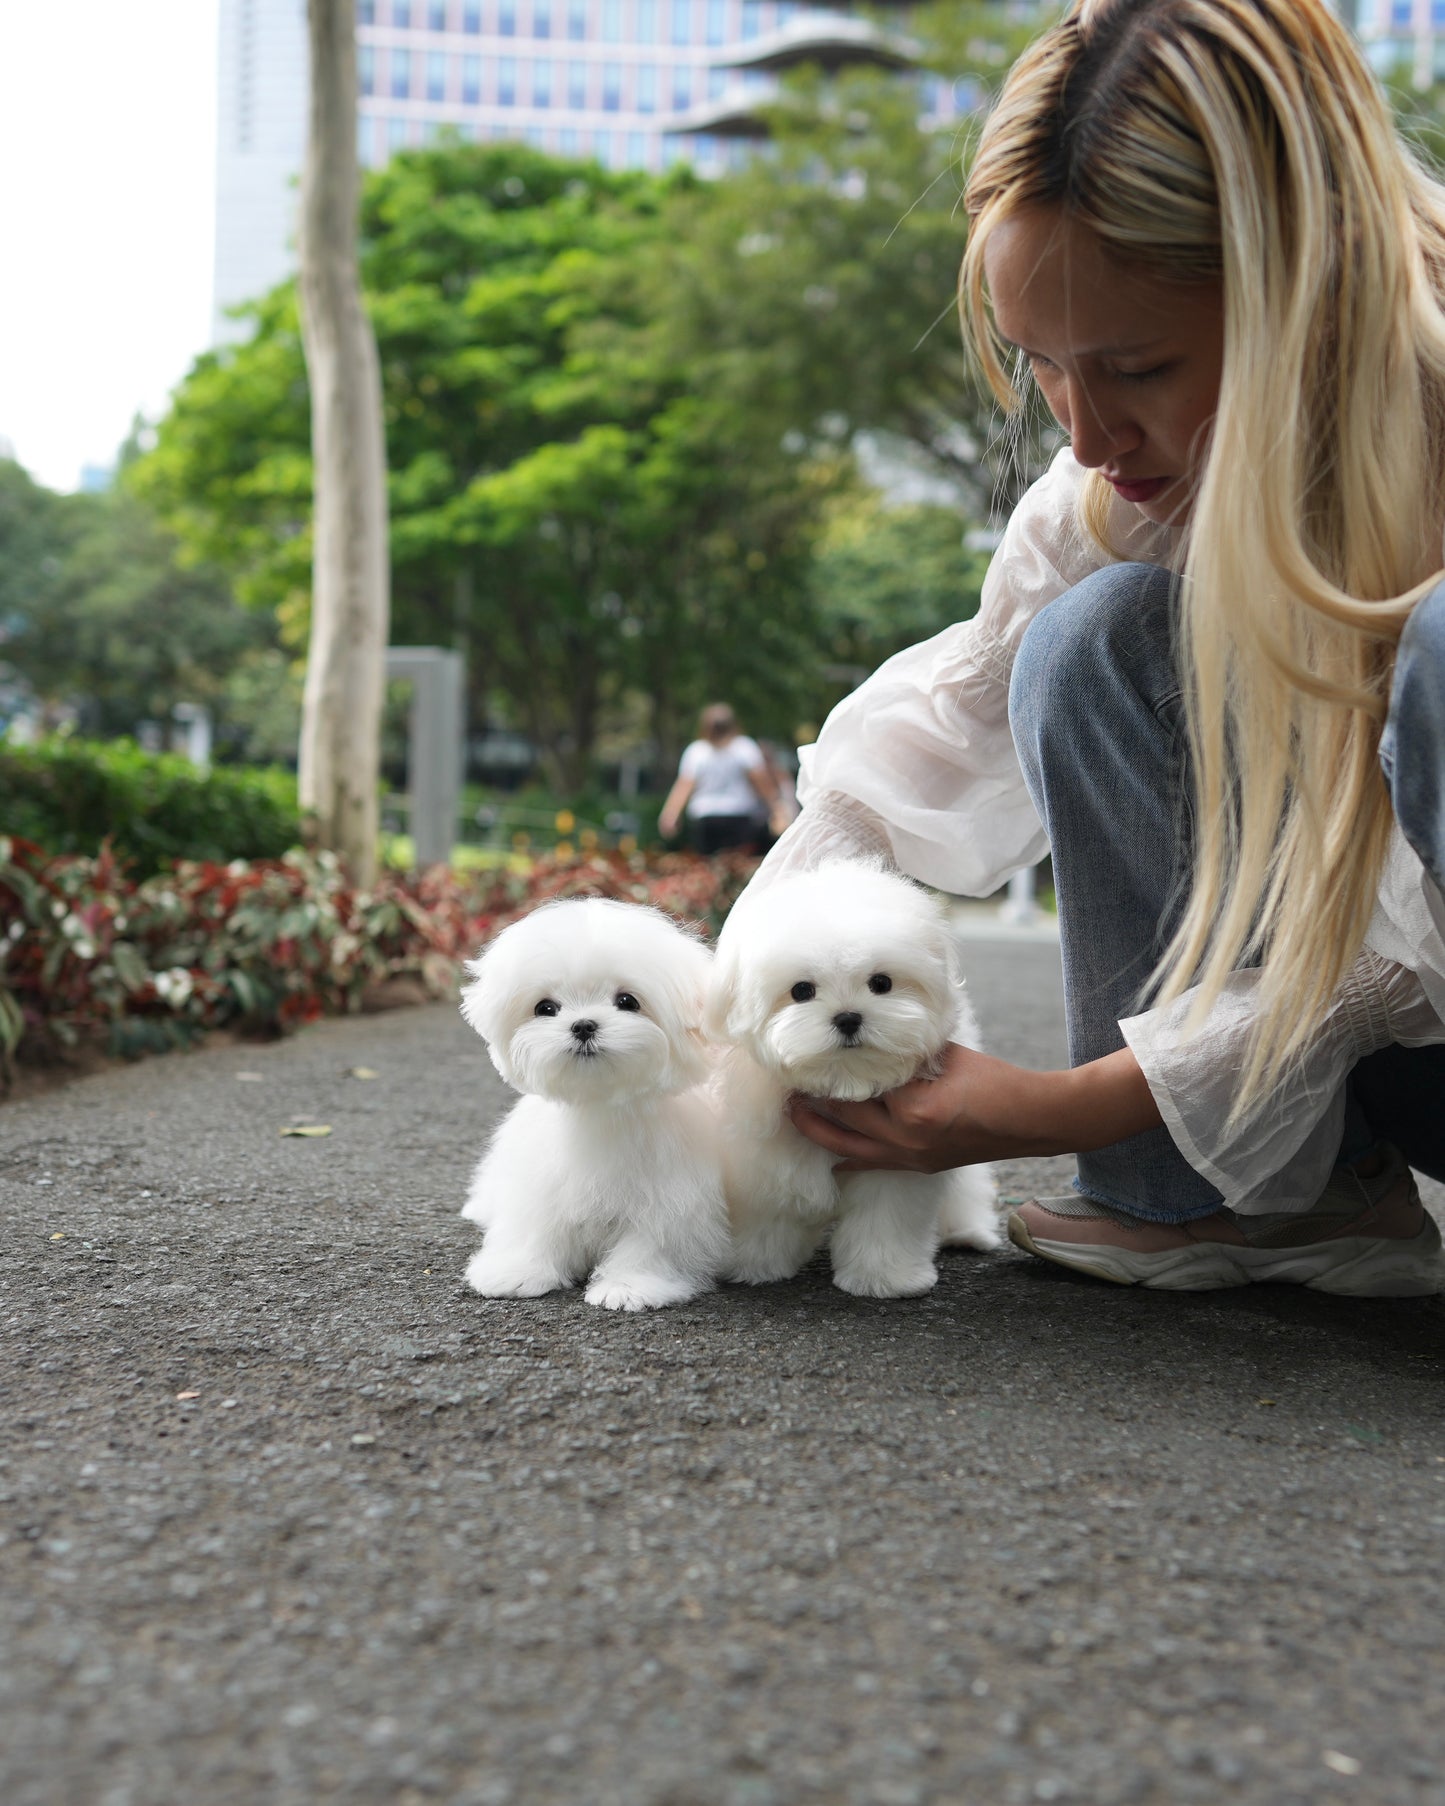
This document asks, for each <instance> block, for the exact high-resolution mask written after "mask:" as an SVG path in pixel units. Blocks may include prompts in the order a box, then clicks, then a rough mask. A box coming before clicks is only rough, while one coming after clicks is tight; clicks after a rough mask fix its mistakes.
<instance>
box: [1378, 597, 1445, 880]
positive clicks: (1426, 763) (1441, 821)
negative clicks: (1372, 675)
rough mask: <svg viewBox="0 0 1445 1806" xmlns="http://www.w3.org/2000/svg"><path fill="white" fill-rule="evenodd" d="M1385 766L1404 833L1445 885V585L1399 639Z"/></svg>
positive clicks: (1382, 758) (1383, 741) (1418, 611)
mask: <svg viewBox="0 0 1445 1806" xmlns="http://www.w3.org/2000/svg"><path fill="white" fill-rule="evenodd" d="M1380 764H1381V766H1382V768H1383V770H1384V773H1385V778H1386V781H1387V782H1388V784H1389V786H1390V800H1391V802H1392V804H1393V805H1394V810H1395V819H1396V821H1397V822H1398V823H1399V824H1400V832H1401V833H1402V834H1403V835H1404V836H1405V838H1406V840H1408V841H1409V843H1410V845H1411V846H1412V847H1413V848H1414V849H1415V852H1416V853H1417V854H1418V855H1419V857H1420V861H1421V863H1422V864H1423V865H1424V867H1425V869H1426V871H1428V872H1429V873H1430V875H1431V877H1432V878H1434V880H1435V882H1436V883H1437V884H1440V885H1442V886H1445V584H1442V585H1440V586H1439V587H1437V588H1436V589H1433V590H1432V591H1431V592H1430V594H1429V595H1428V596H1426V597H1425V598H1424V599H1423V600H1422V601H1420V602H1419V603H1417V604H1416V606H1415V609H1414V612H1413V613H1412V614H1411V616H1410V619H1409V620H1408V621H1407V622H1406V624H1405V631H1404V633H1403V634H1402V635H1401V636H1400V649H1399V651H1398V652H1397V654H1396V656H1395V678H1394V683H1393V684H1392V686H1391V690H1390V713H1389V718H1388V719H1387V721H1386V723H1385V731H1384V733H1383V735H1382V736H1381V738H1380Z"/></svg>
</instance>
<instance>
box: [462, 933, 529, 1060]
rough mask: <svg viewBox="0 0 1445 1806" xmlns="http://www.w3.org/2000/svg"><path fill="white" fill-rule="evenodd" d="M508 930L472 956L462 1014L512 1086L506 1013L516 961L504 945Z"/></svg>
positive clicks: (469, 961)
mask: <svg viewBox="0 0 1445 1806" xmlns="http://www.w3.org/2000/svg"><path fill="white" fill-rule="evenodd" d="M505 939H506V936H505V931H504V932H503V934H501V935H499V936H498V937H497V939H496V940H495V941H493V942H492V944H491V945H490V946H489V947H488V948H487V949H486V950H485V951H484V952H483V954H482V956H481V958H480V959H469V960H468V961H467V962H466V966H467V970H468V972H470V973H471V974H472V983H471V984H469V985H467V986H466V987H465V988H464V989H463V991H462V995H461V1011H462V1017H463V1019H464V1020H465V1021H466V1022H467V1024H468V1025H469V1026H470V1027H471V1028H474V1029H475V1030H476V1031H477V1033H478V1034H479V1035H480V1036H481V1037H482V1039H483V1040H484V1041H485V1042H486V1044H487V1052H488V1053H489V1054H490V1055H491V1056H492V1064H493V1066H495V1067H496V1069H497V1071H498V1072H499V1073H501V1075H502V1077H503V1078H504V1079H505V1080H506V1081H507V1083H508V1084H509V1085H515V1084H516V1082H517V1081H516V1079H515V1078H514V1076H513V1073H512V1066H511V1062H510V1061H509V1060H508V1059H507V1033H506V1014H507V1005H508V1002H509V1000H510V998H511V995H512V991H513V988H514V983H515V976H516V975H515V971H514V967H515V965H516V961H515V960H514V959H513V958H512V957H511V952H510V949H509V948H508V947H507V946H505V945H503V942H504V941H505Z"/></svg>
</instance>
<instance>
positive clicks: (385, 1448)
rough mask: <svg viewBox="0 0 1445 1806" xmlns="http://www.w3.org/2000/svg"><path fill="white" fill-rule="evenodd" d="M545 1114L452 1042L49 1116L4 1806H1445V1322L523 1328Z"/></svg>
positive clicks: (75, 1106)
mask: <svg viewBox="0 0 1445 1806" xmlns="http://www.w3.org/2000/svg"><path fill="white" fill-rule="evenodd" d="M967 959H968V965H969V968H970V972H971V975H972V983H973V987H974V992H975V995H976V998H977V1002H978V1007H979V1012H980V1015H981V1017H982V1019H983V1023H984V1027H985V1032H986V1034H987V1037H988V1040H989V1044H990V1045H991V1046H992V1047H993V1048H994V1049H995V1050H996V1051H997V1052H999V1053H1001V1054H1003V1055H1005V1056H1007V1057H1010V1058H1013V1059H1017V1060H1021V1061H1026V1062H1029V1063H1032V1064H1050V1065H1051V1064H1055V1063H1057V1062H1058V1061H1059V1060H1060V1059H1061V1058H1062V1038H1061V1023H1060V1011H1059V1002H1058V974H1057V955H1056V953H1055V951H1054V950H1053V949H1052V948H1051V947H1050V946H1049V945H1048V944H1047V943H1043V942H1038V941H1028V940H1022V939H1020V940H1015V941H1011V942H994V941H989V940H978V939H975V940H972V941H971V942H970V944H969V946H968V948H967ZM358 1068H359V1069H362V1071H363V1072H370V1073H373V1074H375V1076H374V1077H363V1076H357V1074H356V1069H358ZM505 1104H506V1094H505V1093H504V1091H503V1089H502V1087H501V1085H500V1083H499V1081H498V1080H497V1079H496V1078H495V1076H494V1075H493V1073H492V1070H491V1067H490V1064H489V1062H488V1061H487V1058H486V1055H485V1051H484V1050H483V1048H482V1047H481V1044H480V1043H479V1042H478V1041H476V1040H475V1038H474V1037H472V1036H471V1035H470V1033H469V1032H468V1031H467V1030H466V1029H465V1027H464V1026H463V1025H462V1024H461V1022H460V1020H459V1019H458V1018H457V1016H456V1014H455V1012H454V1011H453V1010H451V1009H450V1008H446V1007H436V1008H426V1009H417V1010H410V1011H403V1012H398V1013H395V1014H392V1015H389V1016H384V1017H374V1018H366V1019H357V1020H351V1021H346V1022H341V1023H332V1024H328V1025H325V1026H323V1027H320V1028H317V1029H315V1030H312V1031H308V1032H307V1033H304V1034H302V1035H299V1036H297V1037H296V1038H295V1039H292V1040H289V1041H286V1042H282V1043H279V1044H276V1045H273V1046H265V1047H258V1046H236V1047H230V1048H224V1049H220V1050H216V1051H213V1052H208V1053H203V1054H197V1055H192V1056H188V1057H172V1058H169V1059H165V1060H156V1061H151V1062H147V1063H143V1064H141V1065H138V1066H136V1067H133V1068H129V1069H125V1070H121V1071H117V1072H114V1073H108V1074H104V1075H102V1076H99V1077H96V1078H92V1079H87V1080H84V1081H81V1082H79V1083H76V1084H74V1085H72V1086H70V1087H68V1088H66V1089H64V1090H62V1091H58V1092H55V1093H52V1094H49V1095H46V1096H43V1097H40V1098H36V1099H34V1100H32V1101H29V1102H25V1103H14V1104H9V1105H5V1106H3V1107H0V1212H3V1221H4V1225H5V1229H6V1235H5V1240H4V1245H3V1266H0V1334H3V1336H4V1346H5V1348H6V1349H7V1351H8V1358H7V1359H6V1361H5V1364H4V1369H3V1411H0V1457H3V1461H0V1800H3V1802H4V1806H171V1803H173V1802H174V1803H178V1806H180V1803H183V1806H190V1803H191V1802H197V1803H199V1806H230V1803H232V1802H238V1803H243V1806H251V1803H253V1802H254V1803H257V1806H260V1803H263V1802H264V1803H265V1806H314V1803H317V1802H333V1801H336V1802H348V1803H349V1802H373V1801H375V1802H388V1803H391V1802H399V1803H401V1806H410V1803H413V1802H432V1801H447V1802H460V1803H463V1806H513V1803H516V1806H533V1803H536V1806H550V1803H551V1802H568V1803H578V1806H614V1803H615V1806H784V1803H790V1802H793V1801H807V1802H812V1801H819V1802H845V1803H847V1806H853V1803H854V1802H856V1803H858V1806H914V1803H921V1802H965V1803H978V1806H994V1803H996V1802H997V1803H1000V1806H1008V1803H1012V1802H1032V1801H1089V1802H1099V1803H1101V1806H1102V1803H1105V1802H1167V1803H1169V1806H1179V1803H1184V1802H1194V1801H1215V1800H1220V1801H1224V1800H1229V1801H1250V1802H1253V1801H1260V1802H1269V1803H1270V1806H1291V1803H1293V1802H1300V1803H1301V1806H1304V1803H1305V1802H1309V1803H1311V1806H1313V1803H1316V1802H1321V1801H1335V1800H1342V1801H1344V1800H1348V1801H1356V1802H1362V1803H1368V1806H1387V1803H1393V1802H1412V1803H1414V1802H1445V1713H1442V1711H1441V1704H1442V1700H1441V1694H1442V1688H1441V1675H1442V1661H1441V1657H1442V1642H1445V1633H1442V1628H1441V1624H1442V1612H1441V1605H1442V1598H1441V1594H1442V1579H1441V1568H1442V1562H1441V1555H1442V1550H1445V1421H1442V1397H1445V1390H1442V1380H1445V1338H1442V1328H1445V1309H1442V1305H1441V1303H1440V1302H1439V1301H1437V1300H1433V1299H1432V1300H1409V1301H1401V1302H1384V1301H1361V1300H1341V1299H1330V1298H1326V1297H1322V1296H1317V1295H1314V1294H1311V1293H1307V1292H1300V1291H1296V1290H1291V1289H1288V1288H1282V1287H1257V1288H1254V1289H1249V1290H1243V1291H1237V1292H1236V1291H1231V1292H1222V1293H1208V1294H1202V1295H1196V1296H1190V1295H1173V1294H1168V1293H1152V1292H1144V1291H1138V1290H1126V1289H1120V1288H1115V1287H1111V1286H1106V1285H1102V1284H1099V1283H1097V1282H1093V1281H1090V1280H1087V1279H1083V1278H1080V1277H1076V1276H1072V1275H1069V1274H1067V1273H1064V1272H1062V1271H1060V1270H1058V1269H1052V1268H1049V1267H1046V1266H1044V1265H1043V1264H1041V1263H1037V1262H1032V1261H1029V1260H1027V1259H1026V1258H1024V1257H1023V1256H1021V1255H1018V1254H1016V1253H1014V1251H1012V1250H1008V1251H1006V1252H1004V1253H1001V1254H996V1255H988V1256H982V1255H970V1254H955V1255H950V1256H948V1257H946V1258H945V1261H944V1264H943V1276H942V1279H941V1281H940V1283H939V1285H938V1287H937V1289H936V1291H935V1292H933V1293H932V1294H931V1295H929V1296H928V1297H926V1298H923V1299H918V1300H902V1301H893V1302H886V1303H878V1302H876V1301H864V1300H859V1299H855V1298H851V1297H848V1296H846V1295H845V1294H843V1293H841V1292H839V1291H837V1290H836V1289H835V1288H834V1287H832V1286H831V1284H830V1283H829V1279H828V1274H827V1270H826V1267H825V1266H823V1265H821V1264H819V1265H815V1266H814V1267H813V1268H810V1269H809V1270H808V1271H807V1272H806V1273H804V1274H803V1275H801V1276H800V1277H799V1278H798V1279H797V1280H795V1281H793V1282H790V1283H787V1284H782V1285H775V1286H768V1287H757V1288H728V1289H726V1290H724V1291H721V1292H718V1293H715V1294H713V1295H711V1296H709V1297H707V1298H704V1299H701V1300H699V1301H697V1302H696V1303H694V1304H692V1305H689V1306H686V1307H683V1308H681V1309H676V1310H669V1311H662V1312H656V1313H649V1314H645V1315H641V1316H623V1315H612V1314H609V1313H606V1312H600V1311H594V1310H591V1309H589V1308H588V1307H587V1306H586V1305H585V1304H583V1302H582V1301H581V1299H580V1297H579V1296H578V1295H576V1294H569V1295H565V1296H558V1297H553V1298H548V1299H544V1300H539V1301H536V1302H525V1303H517V1302H503V1301H488V1300H483V1299H480V1298H477V1297H475V1296H473V1295H470V1294H468V1293H466V1292H465V1291H464V1290H463V1288H462V1287H461V1284H460V1274H461V1271H462V1268H463V1266H464V1264H465V1261H466V1258H467V1256H468V1254H469V1253H470V1252H471V1249H472V1247H473V1245H474V1242H475V1231H474V1229H473V1228H472V1226H471V1225H469V1224H467V1223H464V1222H463V1221H461V1220H460V1219H459V1217H458V1216H457V1211H458V1209H459V1207H460V1204H461V1201H462V1196H463V1191H464V1186H465V1181H466V1178H467V1175H468V1172H469V1170H470V1167H471V1165H472V1163H473V1161H474V1160H475V1158H476V1155H477V1153H478V1151H479V1149H480V1147H481V1144H482V1142H483V1140H484V1138H485V1136H486V1133H487V1130H488V1127H489V1125H490V1124H491V1123H492V1122H493V1121H494V1120H495V1119H496V1117H497V1114H498V1112H499V1111H500V1110H502V1109H503V1108H505ZM319 1125H325V1126H328V1127H329V1128H330V1131H331V1133H330V1134H329V1135H327V1136H317V1137H299V1138H298V1137H283V1136H282V1134H281V1131H282V1130H283V1129H285V1128H288V1127H291V1126H319ZM1002 1179H1003V1189H1004V1191H1005V1192H1006V1193H1009V1194H1012V1195H1021V1194H1025V1193H1029V1192H1032V1191H1034V1190H1036V1189H1039V1188H1042V1189H1044V1190H1057V1189H1059V1188H1060V1169H1059V1167H1058V1166H1057V1165H1050V1164H1048V1163H1041V1164H1035V1165H1029V1164H1026V1163H1024V1164H1018V1165H1015V1166H1012V1167H1007V1168H1005V1169H1003V1173H1002ZM1437 1197H1438V1194H1437Z"/></svg>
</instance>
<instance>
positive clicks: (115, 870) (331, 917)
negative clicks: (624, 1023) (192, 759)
mask: <svg viewBox="0 0 1445 1806" xmlns="http://www.w3.org/2000/svg"><path fill="white" fill-rule="evenodd" d="M755 865H756V861H755V860H753V859H750V858H744V857H741V856H739V855H729V854H724V855H722V856H720V857H718V858H714V859H702V858H699V857H698V856H697V855H695V854H691V853H664V854H641V853H633V854H626V855H624V854H622V853H594V854H591V855H589V856H587V857H584V858H577V857H572V858H562V859H558V858H540V859H537V860H535V861H532V862H530V863H529V864H527V865H526V866H525V867H518V868H517V869H512V868H504V869H502V870H500V871H495V872H487V873H466V874H456V873H453V872H451V871H448V870H447V869H446V868H444V867H434V868H432V869H431V870H428V871H425V872H422V873H419V874H418V873H409V874H402V873H394V872H393V873H385V874H383V875H382V876H381V877H380V878H379V879H378V880H377V883H376V884H375V886H374V887H373V888H372V889H370V890H368V891H362V890H358V889H356V888H355V886H353V885H352V884H351V883H350V881H349V880H348V879H347V877H346V874H345V872H344V871H343V870H342V868H341V866H340V865H339V864H338V862H337V861H336V860H335V859H334V858H332V857H331V856H330V855H327V854H324V853H323V854H315V853H301V852H293V853H288V854H286V855H285V856H284V857H283V858H281V859H266V860H255V861H249V862H248V861H243V860H233V861H232V862H231V863H229V864H226V865H220V864H211V863H195V862H191V861H181V862H179V863H177V864H175V865H174V866H172V867H171V868H170V869H169V870H167V871H165V872H163V873H161V874H160V875H159V876H157V877H153V878H148V879H144V880H139V881H137V880H134V879H132V878H131V877H130V876H129V875H128V873H127V870H126V867H125V866H124V865H123V864H122V862H121V861H120V860H118V859H117V858H116V857H115V856H114V854H113V853H112V852H111V851H110V850H109V849H108V848H106V849H103V850H102V852H101V853H100V855H99V856H98V857H96V858H93V859H88V858H82V857H78V856H75V855H60V856H53V855H49V854H46V853H45V852H43V851H42V850H41V849H40V848H39V847H37V846H35V845H34V844H33V843H31V842H29V841H23V840H17V839H14V838H6V837H0V1060H3V1064H4V1067H5V1069H6V1071H7V1072H8V1070H9V1066H10V1062H11V1061H12V1060H13V1059H20V1060H46V1059H54V1058H56V1057H60V1056H63V1053H64V1051H65V1050H66V1049H67V1048H72V1047H75V1046H77V1045H79V1044H80V1043H82V1042H86V1041H88V1042H90V1043H92V1044H93V1043H94V1042H95V1041H96V1039H97V1038H101V1039H103V1041H104V1044H105V1046H106V1048H107V1050H108V1051H110V1052H112V1053H119V1054H124V1055H135V1054H140V1053H145V1052H152V1051H160V1050H162V1049H165V1048H167V1047H174V1046H178V1045H181V1044H183V1043H185V1042H188V1041H191V1040H194V1039H195V1038H197V1036H199V1035H200V1034H202V1033H204V1032H205V1031H206V1030H208V1029H212V1028H220V1027H225V1026H237V1027H241V1028H244V1029H246V1030H247V1031H249V1032H255V1033H261V1034H279V1033H284V1032H285V1031H287V1030H288V1029H292V1028H295V1027H296V1026H298V1025H299V1024H301V1023H304V1022H311V1021H314V1020H315V1019H316V1018H317V1017H320V1016H323V1015H335V1014H341V1013H344V1012H348V1011H354V1010H358V1009H361V1008H362V1007H363V1006H364V1003H365V1001H366V999H367V997H368V995H369V994H374V993H375V991H376V990H377V988H378V987H379V986H381V985H382V984H384V983H385V982H386V981H387V980H389V979H394V978H397V977H400V976H406V977H410V978H412V979H415V980H419V981H420V984H421V985H422V987H424V990H425V992H426V994H427V995H429V996H433V997H442V996H446V995H448V994H449V993H450V992H451V991H452V989H453V988H454V986H455V985H456V982H457V979H458V977H459V975H460V972H461V962H462V961H463V960H464V959H466V958H468V957H471V956H473V955H475V954H476V953H477V951H478V950H479V949H480V948H481V947H482V946H484V945H485V943H486V942H487V941H488V940H489V939H490V938H491V937H492V935H494V934H495V933H496V932H497V931H498V930H499V929H500V928H503V927H505V926H506V924H507V923H508V922H509V921H512V920H513V919H515V918H516V917H517V916H519V915H522V914H525V913H526V911H527V910H529V909H531V908H533V907H534V906H535V905H536V904H538V903H542V902H546V901H548V900H550V899H552V898H555V897H620V898H626V899H631V900H634V901H637V902H641V903H653V904H656V905H657V906H658V907H659V908H661V909H665V910H667V911H668V912H669V913H670V914H672V915H676V916H678V917H680V918H682V919H683V920H686V921H690V922H694V923H696V924H698V925H699V926H701V927H702V928H704V929H705V930H707V931H715V930H716V928H717V927H718V926H719V925H720V923H721V922H722V919H723V917H724V916H725V915H726V914H727V911H728V909H729V908H730V907H731V905H732V903H733V900H734V899H735V898H736V896H737V894H738V892H739V891H740V890H741V889H742V887H743V885H744V884H745V883H746V882H747V880H748V878H749V877H750V876H751V874H752V871H753V869H754V867H755Z"/></svg>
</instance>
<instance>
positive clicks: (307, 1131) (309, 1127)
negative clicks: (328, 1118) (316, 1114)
mask: <svg viewBox="0 0 1445 1806" xmlns="http://www.w3.org/2000/svg"><path fill="white" fill-rule="evenodd" d="M281 1133H282V1134H283V1135H329V1134H330V1133H331V1124H330V1123H329V1122H302V1123H293V1124H292V1126H291V1127H290V1128H289V1129H283V1130H282V1131H281Z"/></svg>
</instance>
